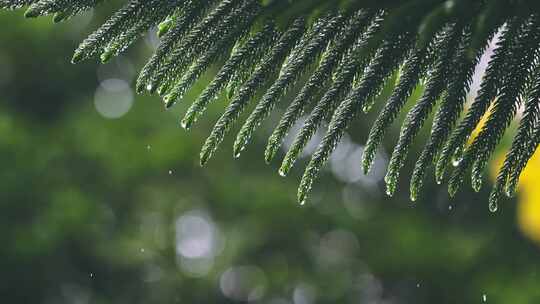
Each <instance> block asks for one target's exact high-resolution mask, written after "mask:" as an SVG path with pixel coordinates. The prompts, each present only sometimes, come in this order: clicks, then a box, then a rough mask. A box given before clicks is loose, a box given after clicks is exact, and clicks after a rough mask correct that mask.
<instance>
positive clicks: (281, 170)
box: [278, 168, 287, 177]
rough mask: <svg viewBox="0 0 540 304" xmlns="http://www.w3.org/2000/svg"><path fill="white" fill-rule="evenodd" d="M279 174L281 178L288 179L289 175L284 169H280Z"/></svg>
mask: <svg viewBox="0 0 540 304" xmlns="http://www.w3.org/2000/svg"><path fill="white" fill-rule="evenodd" d="M278 173H279V176H281V177H286V176H287V173H286V172H285V170H283V169H282V168H279V170H278Z"/></svg>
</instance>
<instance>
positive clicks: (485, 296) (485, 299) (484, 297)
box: [482, 294, 487, 303]
mask: <svg viewBox="0 0 540 304" xmlns="http://www.w3.org/2000/svg"><path fill="white" fill-rule="evenodd" d="M482 302H484V303H485V302H487V295H486V294H483V295H482Z"/></svg>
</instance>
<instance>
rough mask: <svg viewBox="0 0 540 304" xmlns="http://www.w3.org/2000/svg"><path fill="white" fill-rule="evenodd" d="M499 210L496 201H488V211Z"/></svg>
mask: <svg viewBox="0 0 540 304" xmlns="http://www.w3.org/2000/svg"><path fill="white" fill-rule="evenodd" d="M497 210H499V204H498V203H496V202H492V203H489V211H491V212H493V213H495V212H497Z"/></svg>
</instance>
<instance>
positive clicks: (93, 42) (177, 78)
mask: <svg viewBox="0 0 540 304" xmlns="http://www.w3.org/2000/svg"><path fill="white" fill-rule="evenodd" d="M102 2H103V1H102V0H0V8H1V9H17V8H20V7H24V6H27V7H28V8H27V11H26V13H25V16H26V17H38V16H45V15H52V16H53V21H54V22H60V21H64V20H66V19H69V18H71V17H73V16H75V15H77V14H79V13H81V12H83V11H86V10H88V9H91V8H93V7H95V6H97V5H99V4H101V3H102ZM449 3H450V2H448V1H444V0H435V1H406V2H403V1H397V0H385V1H356V0H340V1H323V0H317V1H300V0H298V1H289V0H268V1H262V0H261V1H259V0H144V1H143V0H128V1H126V3H125V5H124V6H123V7H122V8H120V9H119V10H117V11H116V12H115V13H114V14H113V15H112V16H111V17H110V18H109V19H108V20H107V21H106V22H105V23H104V24H103V25H102V26H101V27H99V28H98V29H97V30H96V31H95V32H93V33H92V34H90V36H89V37H88V38H87V39H85V40H84V41H83V42H82V43H81V44H80V46H79V47H78V48H77V50H76V51H75V54H74V56H73V59H72V61H73V62H74V63H76V62H79V61H81V60H86V59H90V58H95V57H97V58H99V59H100V60H101V61H102V62H107V61H108V60H109V59H110V58H112V57H113V56H117V55H119V54H122V53H123V52H124V51H126V50H127V49H128V48H129V47H130V46H131V45H132V44H133V43H134V42H135V41H136V40H137V39H138V38H140V37H141V36H143V35H144V34H146V33H147V32H148V30H149V29H151V28H154V27H157V31H158V36H159V37H160V44H159V46H158V47H157V49H156V51H155V52H154V54H153V55H152V56H151V57H150V59H149V60H148V62H147V63H146V65H145V66H144V68H143V69H142V71H141V73H140V74H139V77H138V79H137V84H136V90H137V92H139V93H142V92H144V91H148V92H149V93H155V92H157V93H158V94H159V95H161V96H162V97H163V99H164V103H165V106H166V107H167V108H169V107H171V106H172V105H174V104H176V103H177V102H180V101H182V97H183V96H184V95H185V94H186V93H187V92H188V91H189V90H190V89H191V87H192V86H193V85H194V84H195V83H196V82H197V81H198V80H199V79H200V78H201V75H203V74H204V73H205V72H206V71H208V70H209V68H210V67H212V66H217V68H218V72H217V74H216V75H215V77H214V78H213V79H212V80H211V81H210V83H209V84H208V85H207V86H206V88H205V89H204V90H203V92H202V93H201V94H200V95H199V96H198V97H197V99H196V100H195V102H194V103H193V104H192V105H191V106H190V107H189V110H188V111H187V113H186V114H185V116H184V118H183V119H182V120H181V125H182V126H183V127H184V128H186V129H189V128H191V127H192V126H193V125H194V123H195V122H196V121H197V120H198V119H199V118H200V117H201V116H202V114H203V113H204V112H205V110H206V108H207V107H208V106H209V105H210V104H211V103H212V102H213V101H214V100H215V99H216V98H217V97H218V96H220V94H222V93H224V92H225V93H226V95H227V97H228V98H229V100H230V102H229V104H228V106H227V107H226V109H225V111H224V113H223V115H222V116H221V117H220V118H219V120H218V122H217V123H216V125H215V126H214V128H213V130H212V132H211V134H210V136H209V137H208V139H207V140H206V142H205V144H204V146H203V149H202V152H201V164H205V163H206V162H207V161H208V160H209V159H210V157H211V156H212V155H213V153H215V151H216V150H217V148H218V146H219V144H220V143H221V142H222V141H223V139H224V136H225V135H226V134H227V133H228V131H229V129H230V128H231V126H232V125H233V124H234V123H235V122H236V121H237V120H238V118H239V116H240V115H241V113H242V112H243V111H244V109H245V108H246V106H247V105H248V104H249V103H250V102H251V101H253V99H254V97H255V96H256V95H257V94H258V93H261V94H262V98H261V99H259V100H256V101H255V102H256V106H255V108H254V110H253V111H252V112H251V113H250V115H249V116H248V118H247V120H246V121H245V122H244V123H243V126H242V127H241V129H240V132H239V133H238V135H237V137H236V141H235V143H234V147H233V150H234V151H233V152H234V153H233V154H234V155H235V156H238V155H239V154H240V152H241V151H242V150H243V149H244V147H245V146H246V144H247V143H248V142H249V140H250V138H251V137H252V136H253V134H254V132H255V131H256V129H257V128H258V126H259V125H260V124H261V123H262V122H263V121H264V120H265V119H266V118H267V117H268V115H269V114H270V113H271V112H272V111H273V110H274V109H275V107H276V106H277V105H278V104H280V103H281V102H282V100H283V97H284V96H285V95H286V93H287V92H288V91H290V90H291V89H292V88H297V87H298V86H299V84H298V83H299V81H298V80H299V79H300V78H301V76H303V75H305V76H306V78H305V79H307V81H306V82H305V83H304V84H303V85H302V86H301V87H299V88H297V89H299V90H298V92H299V93H298V94H297V95H296V96H293V99H292V102H291V103H290V104H289V105H288V106H287V107H286V109H285V112H284V114H283V116H282V118H281V120H280V121H279V123H278V125H277V126H276V128H275V129H274V130H273V133H272V135H271V136H270V138H269V140H268V144H267V147H266V151H265V160H266V161H267V162H270V161H271V160H272V159H273V158H274V157H275V156H276V154H277V152H278V150H279V148H280V146H281V144H282V142H283V140H284V138H285V136H286V135H287V134H288V133H289V132H290V130H291V128H292V126H293V125H294V124H295V123H296V122H297V121H298V120H300V117H301V116H302V115H303V114H304V113H305V112H307V111H309V110H311V111H310V113H309V115H308V116H307V119H306V120H305V122H304V123H303V125H302V127H301V129H300V131H299V133H298V134H296V137H295V139H294V142H293V144H292V146H291V147H290V149H289V150H288V151H287V153H286V155H285V157H284V159H283V162H282V164H281V167H280V174H281V175H287V174H288V173H289V172H290V170H291V169H292V167H293V165H294V164H295V162H296V160H297V159H298V158H299V156H300V155H301V153H302V151H303V150H304V148H305V146H306V145H307V143H308V142H309V140H310V139H311V138H312V137H313V135H314V134H315V132H316V131H317V130H318V129H320V128H321V126H322V125H323V123H324V122H325V121H329V125H328V128H327V132H326V134H325V136H324V137H323V140H322V142H321V143H320V145H319V146H318V148H317V150H316V152H315V153H314V154H313V156H312V158H311V161H310V162H309V164H308V166H307V169H306V171H305V172H304V175H303V178H302V180H301V183H300V188H299V192H298V199H299V201H301V202H304V201H305V200H306V197H307V196H308V193H309V191H310V190H311V187H312V184H313V182H314V181H315V179H316V178H317V176H318V174H319V172H320V170H321V168H322V166H323V165H324V164H325V163H326V161H327V160H328V158H329V157H330V154H331V153H332V152H333V150H334V149H335V148H336V146H337V144H338V143H339V141H340V139H341V137H342V136H343V135H344V134H345V132H346V130H348V129H349V128H350V125H351V124H352V122H353V120H354V119H355V118H356V117H357V115H359V113H361V112H368V111H369V110H370V109H371V108H372V105H373V103H374V102H375V100H377V98H375V97H377V96H378V94H379V93H380V91H381V89H382V88H383V87H384V85H385V84H386V82H387V80H388V79H389V78H390V76H391V75H394V74H395V73H396V71H398V69H399V70H400V75H399V81H398V83H397V85H396V86H395V87H394V89H393V91H392V94H391V95H390V97H389V99H388V100H387V102H386V104H385V105H384V107H383V109H382V111H381V112H380V114H379V116H378V117H377V119H376V121H375V122H374V126H373V128H372V129H371V131H370V133H369V137H368V141H367V144H366V148H365V151H364V155H363V159H362V164H359V165H362V167H363V170H364V171H365V172H368V171H369V169H370V167H371V165H372V163H373V159H374V158H375V155H376V153H377V149H378V148H379V146H380V145H381V143H382V141H383V139H384V136H385V134H386V133H387V130H388V129H389V128H390V126H391V124H392V123H393V122H394V121H395V120H396V119H397V117H398V114H399V113H400V112H401V111H402V110H403V108H404V107H405V104H406V102H407V101H408V100H409V99H410V97H411V94H412V92H413V91H414V90H415V89H416V88H417V87H423V88H424V91H423V93H422V95H421V97H420V98H419V99H418V100H414V101H411V102H412V103H413V105H412V108H411V110H410V111H409V112H408V114H407V117H406V118H405V121H404V123H403V125H402V127H401V132H400V137H399V139H398V142H397V144H396V146H395V148H394V151H393V153H392V158H391V160H390V164H389V168H388V172H387V175H386V179H385V180H386V182H387V190H388V193H389V194H393V193H394V192H395V190H396V187H397V182H398V177H399V174H400V171H401V170H402V168H403V166H404V164H405V162H406V158H407V155H408V153H409V150H410V148H411V147H412V146H413V144H414V141H415V139H416V137H417V136H418V134H419V131H420V129H421V128H422V126H423V125H424V124H425V122H426V121H428V119H429V118H430V117H431V115H432V114H431V113H432V111H433V109H435V107H436V105H437V103H439V106H438V108H437V110H436V112H435V114H434V115H433V124H432V126H431V133H430V135H429V138H428V140H427V143H426V144H425V146H424V148H423V150H422V152H421V154H420V156H419V158H418V160H417V161H416V165H415V168H414V171H413V174H412V179H411V184H410V191H411V199H413V200H415V199H416V197H417V196H418V194H419V192H420V191H421V188H422V185H423V180H424V178H425V175H426V173H427V169H428V168H429V166H430V165H431V164H432V163H434V164H435V177H436V181H437V182H438V183H441V182H442V181H443V179H444V177H445V175H446V174H447V171H448V170H449V168H451V167H452V166H451V164H455V168H454V169H453V172H452V173H451V177H450V182H449V192H450V194H451V195H453V194H455V192H456V191H457V189H458V188H459V187H460V185H461V184H462V182H463V180H464V177H465V174H466V173H467V172H468V170H469V169H472V181H473V188H474V189H475V190H478V189H479V188H480V186H481V181H482V175H483V172H484V170H485V167H486V165H487V163H488V160H489V158H490V156H491V155H492V154H493V152H494V150H495V148H496V146H497V145H498V144H499V142H500V141H501V139H502V138H503V135H504V133H505V131H506V130H507V129H508V127H509V125H510V122H511V121H512V120H513V119H514V118H515V117H516V116H517V115H516V114H517V108H518V107H519V106H520V104H521V103H522V102H524V103H525V111H524V115H523V117H521V118H520V119H521V121H520V123H519V127H518V131H517V133H516V135H515V136H514V139H513V142H512V147H511V148H510V151H509V152H508V154H507V157H506V159H505V162H504V164H503V166H502V169H501V171H500V172H499V175H498V178H497V181H496V183H495V187H494V188H493V191H492V194H491V197H490V204H491V209H492V210H495V209H496V208H497V203H498V201H499V199H500V198H501V196H502V194H504V193H506V194H507V195H511V194H513V193H514V192H515V190H516V187H517V183H518V180H519V176H520V174H521V172H522V171H523V170H524V168H525V166H526V164H527V161H528V160H529V159H530V158H531V157H532V155H533V153H534V152H535V151H536V149H537V148H538V145H539V144H540V124H539V119H540V106H539V102H540V93H539V92H540V76H539V75H540V68H539V62H540V59H539V57H540V54H539V47H540V34H539V33H540V21H539V17H538V11H539V10H540V5H538V4H536V3H532V2H527V1H523V0H517V1H515V0H485V1H473V2H471V1H465V0H456V1H452V2H451V4H452V5H449ZM336 12H339V13H336ZM497 33H499V34H497ZM493 37H498V38H497V43H496V44H495V46H494V54H493V56H492V58H491V60H490V61H489V63H488V67H487V71H486V74H485V76H484V78H483V80H482V83H481V86H480V91H479V93H478V96H477V97H476V98H475V100H474V102H473V103H472V105H471V107H470V108H469V109H468V110H467V111H465V112H466V113H465V114H464V118H463V119H462V120H461V121H460V122H459V123H458V119H459V117H460V116H461V115H462V112H464V111H463V108H464V104H465V100H466V96H467V93H468V91H469V87H470V85H471V82H472V75H473V71H474V70H475V68H476V66H477V65H478V63H479V60H480V57H481V56H482V55H483V53H484V51H485V50H486V48H487V46H488V45H489V44H490V42H491V41H492V40H493V39H494V38H493ZM219 65H221V66H219ZM400 67H401V68H400ZM306 74H307V75H306ZM224 95H225V94H224ZM489 109H491V110H489ZM488 111H489V113H488ZM486 115H488V116H487V121H486V123H485V124H484V125H483V127H482V129H481V131H480V133H479V134H478V136H476V137H475V138H474V139H473V140H472V143H471V144H469V145H467V142H468V141H469V139H470V138H471V137H472V134H473V133H474V130H475V129H476V128H477V127H478V125H479V123H480V121H481V119H482V117H484V116H486ZM354 131H355V130H351V132H354Z"/></svg>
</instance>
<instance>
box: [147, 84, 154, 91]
mask: <svg viewBox="0 0 540 304" xmlns="http://www.w3.org/2000/svg"><path fill="white" fill-rule="evenodd" d="M153 88H154V87H153V86H152V85H151V84H149V85H147V86H146V90H147V91H152V89H153Z"/></svg>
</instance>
